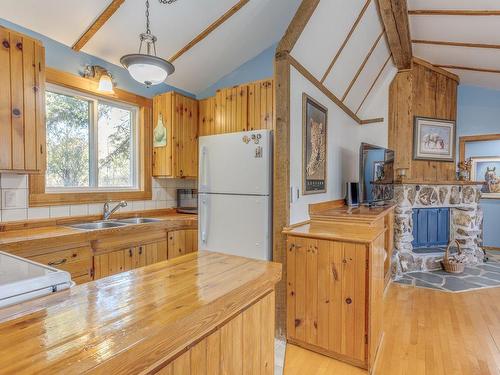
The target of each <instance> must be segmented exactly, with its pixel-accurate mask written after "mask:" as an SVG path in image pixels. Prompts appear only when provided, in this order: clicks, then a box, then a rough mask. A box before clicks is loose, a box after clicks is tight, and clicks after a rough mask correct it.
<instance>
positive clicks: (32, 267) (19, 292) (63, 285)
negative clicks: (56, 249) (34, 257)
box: [0, 251, 74, 308]
mask: <svg viewBox="0 0 500 375" xmlns="http://www.w3.org/2000/svg"><path fill="white" fill-rule="evenodd" d="M73 285H74V283H73V282H72V281H71V275H70V274H69V272H66V271H61V270H58V269H56V268H53V267H49V266H46V265H43V264H40V263H36V262H33V261H31V260H28V259H24V258H21V257H18V256H15V255H12V254H8V253H4V252H2V251H0V308H1V307H6V306H9V305H13V304H16V303H20V302H24V301H27V300H30V299H33V298H37V297H42V296H44V295H47V294H50V293H54V292H57V291H60V290H64V289H68V288H70V287H71V286H73Z"/></svg>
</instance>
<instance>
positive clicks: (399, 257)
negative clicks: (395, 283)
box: [392, 184, 484, 277]
mask: <svg viewBox="0 0 500 375" xmlns="http://www.w3.org/2000/svg"><path fill="white" fill-rule="evenodd" d="M480 198H481V185H459V184H457V185H431V184H426V185H424V184H422V185H417V184H400V185H396V186H395V192H394V200H395V203H396V208H395V225H394V247H395V250H394V254H393V258H392V274H393V276H394V277H401V276H402V275H403V274H404V273H406V272H414V271H427V270H436V269H440V268H441V260H442V259H443V248H444V247H445V246H446V244H447V243H448V241H453V242H454V241H455V240H458V242H459V243H460V244H461V247H462V250H463V251H464V252H465V254H466V255H467V264H477V263H479V262H482V261H483V258H484V253H483V250H482V248H481V244H482V228H483V213H482V210H481V208H480V207H479V200H480ZM420 229H423V231H420Z"/></svg>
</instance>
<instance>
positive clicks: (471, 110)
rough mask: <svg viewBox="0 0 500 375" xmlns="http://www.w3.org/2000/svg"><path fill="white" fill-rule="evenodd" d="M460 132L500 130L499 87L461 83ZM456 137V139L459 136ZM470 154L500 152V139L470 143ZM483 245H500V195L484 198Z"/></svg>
mask: <svg viewBox="0 0 500 375" xmlns="http://www.w3.org/2000/svg"><path fill="white" fill-rule="evenodd" d="M457 111H458V113H457V136H458V137H460V136H463V135H477V134H500V91H497V90H491V89H485V88H480V87H474V86H462V85H460V86H459V87H458V104H457ZM458 137H457V139H458ZM469 156H500V142H487V143H486V142H483V144H482V145H480V146H479V145H478V144H471V146H469V147H467V148H466V157H469ZM481 207H482V208H483V211H484V245H485V246H493V247H500V230H498V222H499V221H500V199H482V200H481Z"/></svg>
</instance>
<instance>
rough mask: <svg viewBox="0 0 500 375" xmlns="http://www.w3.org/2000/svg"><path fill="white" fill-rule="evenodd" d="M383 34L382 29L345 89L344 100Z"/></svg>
mask: <svg viewBox="0 0 500 375" xmlns="http://www.w3.org/2000/svg"><path fill="white" fill-rule="evenodd" d="M382 36H384V30H382V32H381V33H380V35H379V36H378V38H377V39H376V40H375V42H374V43H373V45H372V47H371V48H370V50H369V51H368V53H367V54H366V56H365V59H364V60H363V63H362V64H361V66H360V67H359V69H358V71H357V72H356V74H355V75H354V77H353V79H352V80H351V83H350V84H349V86H348V87H347V89H346V90H345V92H344V95H343V96H342V101H345V98H347V95H348V94H349V92H350V91H351V89H352V87H353V86H354V83H355V82H356V80H357V79H358V77H359V75H360V74H361V72H362V71H363V69H364V68H365V65H366V63H367V62H368V60H369V59H370V56H371V55H372V53H373V51H374V50H375V48H376V47H377V45H378V43H379V42H380V39H382Z"/></svg>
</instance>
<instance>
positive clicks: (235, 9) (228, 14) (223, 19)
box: [168, 0, 250, 62]
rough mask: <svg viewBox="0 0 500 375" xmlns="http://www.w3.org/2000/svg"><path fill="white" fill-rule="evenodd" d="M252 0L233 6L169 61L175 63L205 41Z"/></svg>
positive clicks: (241, 0)
mask: <svg viewBox="0 0 500 375" xmlns="http://www.w3.org/2000/svg"><path fill="white" fill-rule="evenodd" d="M249 1H250V0H240V1H238V2H237V3H236V4H235V5H233V6H232V7H231V8H230V9H229V10H228V11H227V12H226V13H224V14H223V15H222V16H220V17H219V18H218V19H217V20H216V21H215V22H213V23H212V24H211V25H210V26H208V27H207V28H206V29H205V30H203V31H202V32H201V33H200V34H198V35H197V36H196V37H195V38H194V39H193V40H191V41H190V42H189V43H188V44H186V45H185V46H184V47H183V48H181V49H180V50H179V51H178V52H177V53H175V54H174V55H173V56H171V57H170V58H169V59H168V61H170V62H174V61H175V60H177V59H178V58H179V57H181V56H182V55H184V54H185V53H186V52H187V51H189V50H190V49H191V48H193V47H194V46H195V45H197V44H198V43H199V42H201V41H202V40H203V39H205V38H206V37H207V36H208V35H210V34H211V33H212V32H213V31H214V30H215V29H217V28H218V27H219V26H220V25H222V24H223V23H224V22H226V21H227V20H228V19H229V18H231V17H232V16H233V15H234V14H235V13H236V12H238V11H239V10H240V9H241V8H243V7H244V6H245V5H246V4H248V2H249Z"/></svg>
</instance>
